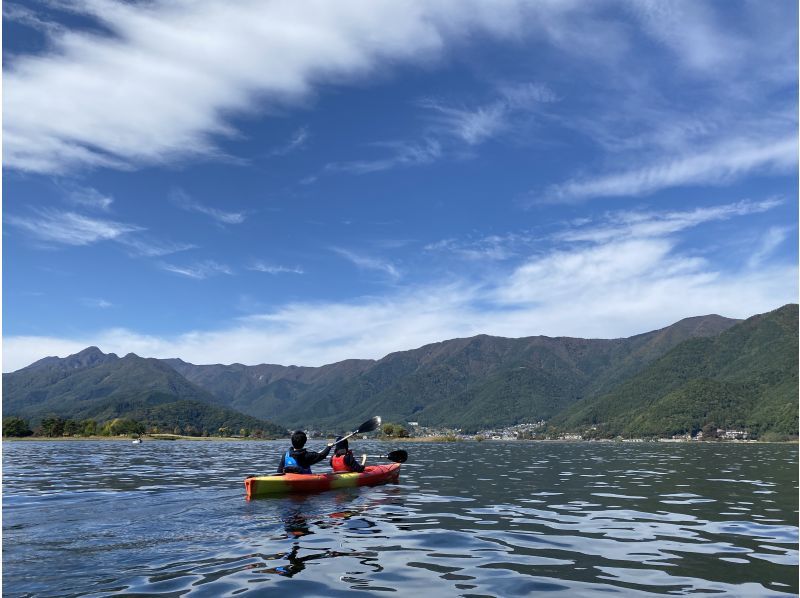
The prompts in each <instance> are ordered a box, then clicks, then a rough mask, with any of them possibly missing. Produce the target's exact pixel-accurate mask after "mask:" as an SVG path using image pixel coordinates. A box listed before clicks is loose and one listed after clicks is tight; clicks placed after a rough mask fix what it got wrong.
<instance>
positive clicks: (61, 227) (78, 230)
mask: <svg viewBox="0 0 800 598" xmlns="http://www.w3.org/2000/svg"><path fill="white" fill-rule="evenodd" d="M34 214H35V216H15V215H8V216H6V222H8V223H9V224H11V225H12V226H15V227H17V228H19V229H21V230H24V231H25V232H26V233H28V234H29V235H31V236H32V237H34V238H35V239H38V240H39V241H43V242H44V243H58V244H63V245H90V244H92V243H97V242H100V241H111V240H116V239H119V238H120V237H122V236H123V235H126V234H128V233H132V232H136V231H140V230H143V229H141V228H140V227H138V226H134V225H131V224H125V223H122V222H115V221H113V220H102V219H98V218H90V217H88V216H83V215H81V214H76V213H75V212H64V211H61V210H54V209H39V210H36V211H35V212H34Z"/></svg>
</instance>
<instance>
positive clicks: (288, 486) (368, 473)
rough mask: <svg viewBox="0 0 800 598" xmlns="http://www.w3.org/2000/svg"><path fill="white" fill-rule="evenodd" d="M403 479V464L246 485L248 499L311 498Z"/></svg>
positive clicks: (281, 477) (286, 475) (260, 478)
mask: <svg viewBox="0 0 800 598" xmlns="http://www.w3.org/2000/svg"><path fill="white" fill-rule="evenodd" d="M399 477H400V464H399V463H390V464H388V465H368V466H367V468H366V469H365V470H364V472H363V473H356V472H345V473H320V474H301V473H284V474H279V475H267V476H253V477H249V478H247V479H246V480H245V481H244V487H245V492H246V493H247V498H252V497H255V496H270V495H280V494H295V493H300V494H308V493H311V492H325V491H326V490H335V489H337V488H354V487H357V486H375V485H377V484H386V483H387V482H396V481H397V479H398V478H399Z"/></svg>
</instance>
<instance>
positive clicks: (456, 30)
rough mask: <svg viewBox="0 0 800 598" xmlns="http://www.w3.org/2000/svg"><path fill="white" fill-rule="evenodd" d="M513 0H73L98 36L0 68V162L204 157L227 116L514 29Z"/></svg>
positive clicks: (40, 168) (74, 163)
mask: <svg viewBox="0 0 800 598" xmlns="http://www.w3.org/2000/svg"><path fill="white" fill-rule="evenodd" d="M522 5H523V3H521V2H518V1H514V0H506V1H504V2H496V3H493V4H492V6H491V7H489V6H486V5H485V4H483V3H481V2H469V3H466V4H465V3H464V2H459V3H433V4H431V3H428V2H422V1H415V2H406V3H403V4H397V3H395V2H392V1H390V0H378V1H372V2H336V3H330V2H326V1H324V0H319V1H312V2H304V3H302V4H298V3H296V2H291V1H289V0H285V1H277V2H272V3H269V4H267V5H265V4H264V3H262V2H259V1H256V0H250V1H244V2H238V3H236V4H235V5H232V4H227V3H220V2H216V1H213V0H199V1H196V2H191V3H188V2H179V3H175V2H165V1H163V2H150V3H147V4H138V3H136V4H131V3H124V2H115V1H112V0H85V1H84V2H82V3H81V4H79V5H77V9H78V10H84V11H86V12H87V13H89V14H91V15H93V16H94V17H95V18H96V19H98V20H99V21H101V22H102V24H103V25H104V27H105V28H107V29H108V30H110V31H111V32H113V34H112V35H107V34H98V33H91V32H88V31H84V32H78V31H72V32H69V33H65V34H63V35H60V36H57V37H56V38H54V41H53V43H54V50H53V51H52V52H50V53H46V54H38V55H30V56H21V57H17V58H16V59H15V60H14V61H13V63H12V64H10V65H8V66H7V67H6V69H5V72H4V84H5V85H4V97H3V103H4V113H5V116H6V118H4V144H5V147H4V157H5V162H6V165H7V166H10V167H12V168H17V169H23V170H30V171H35V172H50V173H52V172H66V171H67V170H68V169H71V168H75V167H81V166H107V167H117V168H120V167H122V168H125V167H136V166H140V165H148V164H158V163H162V162H165V161H169V160H175V159H182V158H187V157H191V156H214V155H218V154H219V150H218V149H217V147H216V145H215V139H216V138H218V137H219V136H231V135H235V134H236V131H235V130H233V129H232V127H231V126H230V124H229V122H228V119H229V118H230V116H231V115H233V114H236V113H243V112H246V111H254V110H255V107H256V106H258V105H259V104H261V105H262V106H263V105H264V102H265V101H266V103H267V104H269V103H272V104H276V103H280V102H284V101H286V100H288V99H290V98H296V97H298V96H301V95H306V94H308V93H309V92H310V91H312V89H313V88H314V87H315V86H316V85H319V84H324V83H330V82H333V81H346V80H348V79H351V78H353V77H357V76H364V75H366V74H368V73H370V72H372V71H373V70H374V69H375V68H376V67H378V65H381V64H386V63H389V64H391V63H393V62H409V61H410V62H416V61H419V60H427V59H429V58H430V57H432V56H436V55H440V54H441V53H442V51H443V49H444V47H445V46H446V45H447V43H449V42H450V41H452V40H456V39H459V38H462V37H464V36H466V35H468V34H469V33H471V32H475V31H481V32H486V33H488V34H490V35H499V36H505V35H510V34H513V33H516V32H518V31H519V29H520V21H519V19H520V18H521V16H522V14H523V13H524V12H525V11H524V10H523V9H522V8H521V6H522ZM110 82H113V84H111V83H110Z"/></svg>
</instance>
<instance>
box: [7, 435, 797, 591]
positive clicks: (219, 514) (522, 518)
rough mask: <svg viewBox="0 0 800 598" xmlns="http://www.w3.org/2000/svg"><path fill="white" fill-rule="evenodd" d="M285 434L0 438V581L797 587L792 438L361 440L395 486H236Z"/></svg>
mask: <svg viewBox="0 0 800 598" xmlns="http://www.w3.org/2000/svg"><path fill="white" fill-rule="evenodd" d="M286 444H287V443H285V442H214V441H209V442H190V441H174V442H166V441H150V442H147V441H146V442H144V443H143V444H141V445H132V444H130V443H128V442H96V441H87V442H79V441H75V442H4V443H3V594H4V595H6V596H56V595H57V596H82V595H95V596H98V595H105V594H125V595H145V594H160V595H166V596H182V595H187V594H191V595H192V596H233V595H238V594H244V593H251V595H279V594H283V593H285V595H291V596H340V595H345V594H357V591H360V592H361V594H362V595H364V594H370V593H371V594H376V595H378V594H383V595H385V594H387V593H390V592H402V593H403V594H404V595H408V594H410V593H413V592H417V593H418V595H419V596H524V595H534V594H539V593H549V594H559V595H563V596H609V595H618V596H649V595H656V594H672V595H688V594H695V593H698V592H702V593H712V594H716V595H723V596H737V597H741V596H793V595H797V593H798V512H797V507H798V485H797V484H798V479H797V478H798V476H797V474H798V447H797V445H778V444H771V445H770V444H760V445H755V444H750V445H745V444H711V443H708V444H657V443H647V444H633V443H631V444H628V443H626V444H616V443H613V444H611V443H609V444H605V443H574V444H571V443H545V442H516V443H515V442H494V441H492V442H489V441H487V442H482V443H474V442H469V443H443V444H423V443H418V444H416V443H403V444H398V445H396V446H395V445H390V444H386V443H379V442H373V441H359V442H357V443H352V445H351V447H352V448H354V449H355V451H356V452H362V451H364V449H366V450H365V451H364V452H368V453H371V454H380V453H384V454H385V453H386V452H388V451H389V450H391V449H393V448H404V449H406V450H407V451H408V453H409V461H408V463H406V464H405V465H403V467H402V470H401V475H400V483H399V484H395V485H388V486H378V487H374V488H355V489H348V490H345V491H335V492H328V493H324V494H318V495H313V496H307V497H284V498H265V499H256V500H251V501H247V500H245V496H244V484H243V479H244V478H245V477H246V475H248V474H256V473H268V472H271V471H273V470H274V468H275V466H276V463H277V461H278V459H279V455H280V453H281V452H282V451H283V450H285V447H286ZM322 445H323V443H322V442H314V441H310V442H309V444H308V446H309V448H311V449H315V448H317V449H319V448H321V447H322ZM316 469H317V470H318V471H324V470H327V469H329V468H328V467H327V465H325V466H324V467H322V466H321V465H320V466H317V468H316Z"/></svg>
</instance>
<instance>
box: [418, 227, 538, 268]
mask: <svg viewBox="0 0 800 598" xmlns="http://www.w3.org/2000/svg"><path fill="white" fill-rule="evenodd" d="M534 241H535V238H534V237H532V236H531V235H529V234H516V233H508V234H505V235H488V236H485V237H480V238H478V239H467V240H458V239H443V240H441V241H437V242H436V243H429V244H428V245H426V246H425V248H424V249H425V251H431V252H441V253H445V254H448V253H449V254H454V255H457V256H460V257H462V258H464V259H467V260H475V261H478V260H491V261H502V260H507V259H510V258H512V257H515V256H517V255H519V254H520V253H521V252H523V251H524V250H526V249H529V248H530V245H531V244H532V243H533V242H534Z"/></svg>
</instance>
